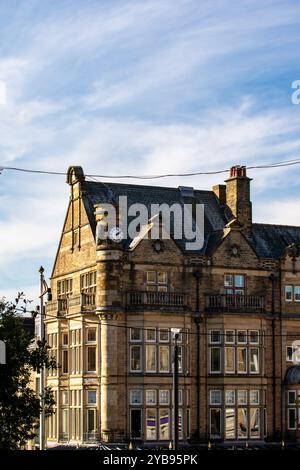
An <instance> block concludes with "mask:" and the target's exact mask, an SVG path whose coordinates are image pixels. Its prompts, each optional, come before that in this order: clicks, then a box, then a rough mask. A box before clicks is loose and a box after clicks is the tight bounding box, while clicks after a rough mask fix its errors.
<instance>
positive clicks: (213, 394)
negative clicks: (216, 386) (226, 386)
mask: <svg viewBox="0 0 300 470" xmlns="http://www.w3.org/2000/svg"><path fill="white" fill-rule="evenodd" d="M210 404H211V405H221V404H222V395H221V390H211V391H210Z"/></svg>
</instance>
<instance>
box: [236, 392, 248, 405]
mask: <svg viewBox="0 0 300 470" xmlns="http://www.w3.org/2000/svg"><path fill="white" fill-rule="evenodd" d="M241 392H243V395H244V397H245V398H246V400H245V401H241V400H240V396H239V395H240V393H241ZM237 404H238V406H247V405H248V392H247V390H246V389H243V390H242V389H241V390H240V389H239V390H238V391H237Z"/></svg>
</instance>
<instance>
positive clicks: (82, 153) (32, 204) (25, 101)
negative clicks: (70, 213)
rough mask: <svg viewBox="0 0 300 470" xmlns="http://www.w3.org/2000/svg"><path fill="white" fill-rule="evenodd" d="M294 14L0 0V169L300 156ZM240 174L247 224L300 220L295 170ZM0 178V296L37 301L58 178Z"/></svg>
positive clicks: (176, 1)
mask: <svg viewBox="0 0 300 470" xmlns="http://www.w3.org/2000/svg"><path fill="white" fill-rule="evenodd" d="M299 23H300V3H299V2H295V1H288V0H284V1H275V0H272V1H268V0H264V2H261V1H256V0H244V1H235V0H226V1H225V0H219V1H218V0H201V1H198V0H159V1H156V0H151V1H147V0H143V1H114V0H110V1H104V0H97V1H91V0H86V1H84V2H83V1H82V0H69V1H68V0H52V1H50V0H43V1H42V2H41V1H40V0H36V1H32V0H26V1H22V0H18V1H17V0H14V1H12V0H10V1H9V0H3V1H2V2H1V3H0V113H1V114H0V116H1V119H0V165H1V164H2V165H6V166H9V165H13V166H21V167H27V168H38V169H47V170H57V171H65V170H66V169H67V167H68V166H69V165H70V164H78V165H82V166H83V168H84V170H85V171H86V172H89V173H110V174H112V173H113V174H120V173H122V172H126V173H129V172H130V173H132V174H138V173H143V174H145V173H162V172H170V171H172V172H187V171H197V170H199V171H201V170H213V169H223V168H228V167H229V166H230V165H232V164H236V163H239V164H247V165H250V164H254V163H261V162H270V161H274V160H284V159H292V158H296V157H299V155H300V135H299V129H300V105H298V106H297V105H293V104H292V102H291V94H292V89H291V84H292V82H293V81H294V80H297V79H300V70H299V69H300V57H299V44H300V27H299V26H300V24H299ZM250 176H251V177H253V178H254V180H253V183H252V201H253V212H254V219H255V221H257V222H268V223H282V224H294V225H295V224H298V225H300V211H299V202H300V196H299V182H300V181H299V180H300V168H299V170H298V169H297V168H296V167H292V168H286V169H280V170H264V171H261V172H258V171H256V172H255V171H253V172H251V173H250ZM222 179H223V178H222V176H221V177H220V176H214V177H209V178H208V177H193V178H186V179H184V180H183V179H178V178H170V179H168V180H162V181H161V184H162V185H169V186H173V185H174V186H178V185H179V184H184V185H193V186H194V187H196V188H200V189H202V188H203V189H204V188H210V187H211V185H212V184H214V183H218V182H222ZM0 183H1V185H0V247H1V248H0V295H6V296H8V297H10V296H11V295H14V293H15V292H16V291H18V290H23V291H25V292H26V293H27V295H28V296H29V297H31V298H35V297H36V293H37V289H38V273H37V270H38V268H39V266H40V265H41V264H42V265H44V266H45V268H46V273H47V274H48V275H50V272H51V267H52V264H53V259H54V256H55V251H56V248H57V244H58V240H59V236H60V231H61V228H62V224H63V219H64V215H65V210H66V206H67V201H68V187H67V185H66V184H65V181H64V178H63V177H59V176H57V177H49V176H36V175H24V174H17V173H10V172H6V171H5V172H3V173H2V175H1V176H0ZM147 184H151V183H150V182H147Z"/></svg>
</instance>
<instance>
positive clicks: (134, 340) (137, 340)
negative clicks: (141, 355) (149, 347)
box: [130, 326, 142, 343]
mask: <svg viewBox="0 0 300 470" xmlns="http://www.w3.org/2000/svg"><path fill="white" fill-rule="evenodd" d="M133 330H139V332H140V337H139V339H132V332H133ZM130 342H131V343H141V342H142V330H141V328H138V327H134V326H133V327H131V328H130Z"/></svg>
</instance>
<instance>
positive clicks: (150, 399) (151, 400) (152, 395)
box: [146, 390, 156, 405]
mask: <svg viewBox="0 0 300 470" xmlns="http://www.w3.org/2000/svg"><path fill="white" fill-rule="evenodd" d="M146 405H156V390H146Z"/></svg>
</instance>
